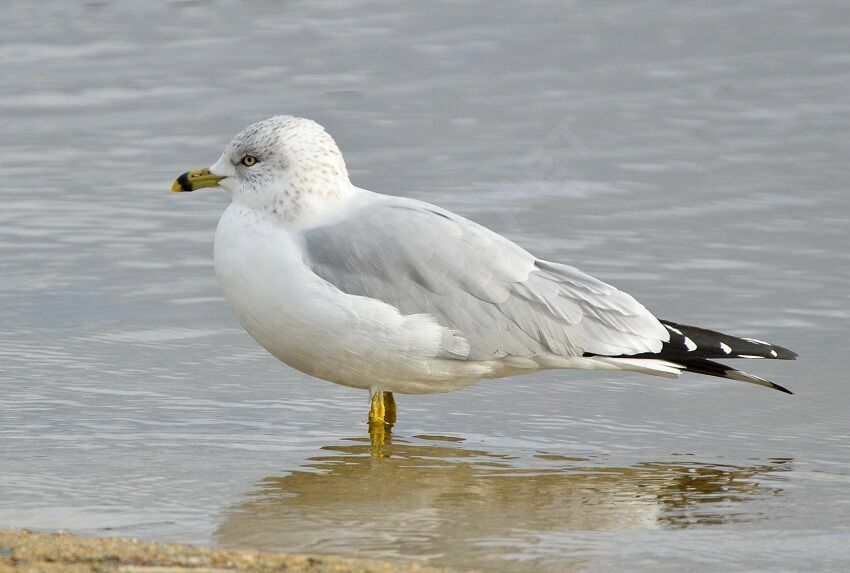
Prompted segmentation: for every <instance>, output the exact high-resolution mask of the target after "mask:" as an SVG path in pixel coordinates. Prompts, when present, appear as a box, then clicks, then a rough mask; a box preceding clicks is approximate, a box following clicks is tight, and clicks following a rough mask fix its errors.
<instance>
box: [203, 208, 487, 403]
mask: <svg viewBox="0 0 850 573" xmlns="http://www.w3.org/2000/svg"><path fill="white" fill-rule="evenodd" d="M215 269H216V275H217V276H218V280H219V283H220V285H221V287H222V289H223V290H224V293H225V296H226V298H227V301H228V303H229V304H230V306H231V308H232V309H233V311H234V313H235V314H236V316H237V318H238V319H239V321H240V322H241V323H242V325H243V326H244V327H245V330H247V331H248V333H249V334H251V336H253V337H254V339H256V340H257V342H259V343H260V344H261V345H262V346H263V347H264V348H265V349H266V350H268V351H269V352H270V353H271V354H272V355H274V356H275V357H277V358H278V359H280V360H282V361H283V362H285V363H287V364H288V365H290V366H292V367H293V368H296V369H298V370H301V371H302V372H306V373H307V374H310V375H312V376H316V377H318V378H322V379H325V380H329V381H331V382H335V383H337V384H343V385H346V386H353V387H357V388H380V389H382V390H387V391H395V392H402V393H427V392H445V391H447V390H451V389H455V388H458V387H461V386H464V385H468V384H471V383H474V382H475V381H476V380H478V379H480V378H481V377H484V376H487V375H488V374H489V370H490V367H488V366H485V365H484V364H481V363H470V362H463V361H457V360H439V359H436V358H435V355H436V354H437V351H438V348H439V343H440V340H441V338H442V336H443V328H442V327H441V326H439V325H438V324H437V323H436V321H434V320H433V319H432V318H431V317H429V316H427V315H408V316H402V315H401V314H400V313H399V312H398V311H397V310H396V309H395V308H393V307H391V306H389V305H387V304H385V303H383V302H380V301H376V300H373V299H369V298H365V297H359V296H351V295H347V294H345V293H342V292H340V291H339V290H338V289H336V287H334V286H332V285H330V284H328V283H326V282H325V281H323V280H322V279H321V278H319V277H317V276H316V275H315V274H313V272H312V271H311V270H310V269H309V268H308V267H307V265H306V264H305V263H304V261H303V257H302V251H301V248H300V239H299V234H298V231H297V230H293V229H292V228H290V227H288V226H286V225H285V224H281V223H280V222H278V221H276V220H274V219H272V218H270V217H269V216H267V215H263V214H259V213H257V212H256V211H254V210H252V209H249V208H246V207H243V206H240V205H237V204H232V205H230V206H229V207H228V208H227V210H226V211H225V212H224V214H223V215H222V217H221V220H220V221H219V224H218V229H217V230H216V237H215Z"/></svg>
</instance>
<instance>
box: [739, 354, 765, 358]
mask: <svg viewBox="0 0 850 573" xmlns="http://www.w3.org/2000/svg"><path fill="white" fill-rule="evenodd" d="M738 358H764V356H755V355H753V354H738Z"/></svg>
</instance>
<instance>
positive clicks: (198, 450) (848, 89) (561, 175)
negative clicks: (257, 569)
mask: <svg viewBox="0 0 850 573" xmlns="http://www.w3.org/2000/svg"><path fill="white" fill-rule="evenodd" d="M848 26H850V6H848V5H847V4H846V3H843V2H837V1H836V2H821V3H792V2H787V3H786V2H774V1H770V2H768V1H763V2H762V1H747V2H737V3H717V2H689V3H676V2H670V3H667V2H632V3H627V4H623V5H620V3H616V2H572V3H556V2H553V3H547V2H533V3H529V4H528V5H526V6H524V7H518V6H517V5H515V4H514V3H504V4H503V5H501V6H496V5H492V4H487V5H486V6H485V5H484V3H481V4H478V3H473V2H467V3H463V4H441V3H428V4H425V3H421V4H419V5H415V6H407V7H404V8H399V7H398V6H397V4H396V3H389V2H387V3H369V4H357V5H355V4H354V3H348V2H323V3H299V2H292V3H285V4H278V3H270V2H251V3H236V2H209V3H208V2H177V3H173V4H163V5H156V4H154V3H144V4H141V3H138V4H136V3H133V4H131V3H109V2H101V3H85V4H84V3H68V2H58V1H57V2H40V3H25V2H20V3H13V4H12V5H11V6H10V7H7V8H5V9H4V10H3V11H0V29H2V30H3V32H2V33H0V78H2V79H0V129H2V133H3V137H2V138H0V181H2V182H0V201H2V208H0V325H2V328H0V491H2V494H3V495H2V496H0V527H32V528H39V529H57V528H63V529H68V530H71V531H75V532H82V533H94V534H121V535H128V536H136V537H141V538H149V539H168V540H180V541H188V542H198V543H218V544H221V545H225V546H247V547H259V548H267V549H283V550H293V551H310V552H332V553H344V554H354V555H369V556H398V557H403V558H410V559H421V560H426V561H429V562H433V563H439V564H448V565H456V566H459V567H478V568H482V569H487V570H506V571H511V570H541V569H544V570H557V571H569V570H607V569H610V568H613V567H620V568H623V567H625V568H628V569H629V570H646V571H659V570H681V569H682V568H684V567H686V566H687V567H690V568H691V569H692V570H705V571H716V570H771V571H776V570H781V569H786V570H801V569H807V570H808V569H823V570H829V569H832V570H841V569H846V568H848V567H850V445H848V444H850V422H849V421H848V419H850V416H848V411H850V392H848V390H847V388H848V380H847V374H846V372H847V371H848V369H850V355H848V353H847V352H846V351H845V345H846V342H847V333H848V331H850V296H849V295H848V293H850V260H848V259H850V255H848V248H847V247H848V244H850V226H848V223H847V216H848V213H850V193H848V183H850V176H848V170H847V158H848V157H850V122H848V120H847V118H848V117H850V35H848V34H847V30H848ZM274 113H293V114H298V115H304V116H308V117H312V118H314V119H317V120H319V121H320V122H322V123H324V124H325V125H326V126H327V127H328V129H329V130H330V131H331V132H332V133H333V134H334V135H335V136H336V138H337V140H338V142H339V143H340V146H341V147H342V149H343V151H344V152H345V155H346V158H347V161H348V164H349V167H350V170H351V173H352V178H353V179H354V181H355V182H356V183H358V184H360V185H361V186H364V187H367V188H371V189H373V190H376V191H384V192H390V193H396V194H401V195H406V196H412V197H417V198H421V199H425V200H428V201H431V202H435V203H439V204H441V205H443V206H445V207H448V208H450V209H453V210H456V211H458V212H460V213H462V214H464V215H467V216H469V217H471V218H473V219H475V220H477V221H479V222H482V223H484V224H486V225H488V226H490V227H492V228H494V229H496V230H497V231H499V232H501V233H504V234H506V235H508V236H510V237H511V238H513V239H515V240H517V241H519V242H520V243H521V244H523V245H524V246H526V247H527V248H529V249H530V250H532V251H533V252H535V253H536V254H537V255H538V256H541V257H544V258H549V259H554V260H558V261H563V262H567V263H570V264H574V265H576V266H578V267H580V268H582V269H583V270H585V271H587V272H590V273H591V274H594V275H596V276H598V277H600V278H602V279H604V280H607V281H609V282H612V283H614V284H616V285H618V286H619V287H621V288H623V289H624V290H626V291H628V292H631V293H632V294H634V295H635V296H636V297H637V298H638V299H640V300H641V301H642V302H644V303H645V304H646V305H647V306H648V307H649V308H650V309H652V310H654V311H655V312H656V313H657V314H659V315H660V316H662V317H664V318H669V319H672V320H677V321H681V322H684V323H691V324H699V325H704V326H708V327H712V328H716V329H718V330H726V331H729V332H732V333H739V334H741V335H745V336H753V337H757V338H761V339H766V340H770V341H774V342H777V343H779V344H782V345H785V346H788V347H790V348H792V349H794V350H796V351H797V352H799V353H800V355H801V358H800V360H799V361H797V362H795V363H786V362H781V363H776V362H761V363H759V362H757V363H755V364H753V365H751V366H750V365H748V366H750V367H749V368H748V370H750V371H752V372H753V373H756V374H761V375H764V376H767V377H770V378H773V379H775V380H776V381H777V382H779V383H781V384H783V385H786V386H788V387H790V388H791V389H792V390H794V391H795V392H796V395H795V396H792V397H789V396H785V395H782V394H780V393H778V392H770V391H767V390H765V389H763V388H758V387H751V386H748V385H743V384H736V383H732V382H725V381H720V380H710V379H702V378H700V377H696V376H686V377H683V378H682V379H680V380H678V381H670V380H665V379H652V378H645V377H641V376H638V375H614V374H609V373H586V372H551V373H544V374H538V375H534V376H530V377H525V378H514V379H508V380H501V381H495V382H489V383H481V384H479V385H478V386H475V387H473V388H469V389H466V390H463V391H459V392H456V393H452V394H449V395H434V396H422V397H405V396H402V397H400V398H399V406H400V416H401V417H400V422H399V424H398V425H397V426H396V428H395V433H394V436H393V443H392V445H391V446H389V447H388V449H387V452H386V453H387V454H388V457H386V458H383V459H375V458H372V457H371V456H370V455H369V448H368V446H367V444H366V442H365V438H366V432H365V421H364V418H365V414H366V409H367V398H366V396H365V395H364V394H363V393H359V392H357V391H354V390H349V389H346V388H341V387H336V386H333V385H331V384H327V383H325V382H320V381H316V380H312V379H310V378H308V377H307V376H304V375H301V374H299V373H297V372H294V371H292V370H290V369H288V368H286V367H285V366H283V365H281V364H279V363H278V362H276V361H275V360H274V359H272V358H271V357H269V356H267V355H266V354H265V353H264V352H263V351H262V350H260V349H258V348H257V347H256V345H255V344H254V343H253V341H252V340H251V339H250V338H249V337H248V336H247V335H246V334H245V333H244V332H243V331H242V330H241V328H240V327H239V325H238V324H237V323H236V320H235V319H234V318H233V317H232V315H231V314H230V312H229V310H228V309H227V307H226V304H225V302H224V300H223V299H222V297H221V295H220V292H219V290H218V288H217V286H216V284H215V278H214V275H213V269H212V266H211V250H212V249H211V248H212V236H213V231H214V228H215V223H216V220H217V217H218V215H219V214H220V212H221V211H222V209H223V208H224V206H225V204H226V198H225V197H224V196H223V195H221V194H217V193H215V192H209V193H195V194H192V195H183V196H175V195H172V194H170V193H169V192H168V188H169V185H170V183H171V181H172V179H173V178H174V176H176V175H177V174H179V173H181V172H183V171H185V170H186V169H188V168H192V167H198V166H203V165H208V164H209V163H210V162H212V161H213V160H215V159H216V158H217V157H218V154H219V153H220V150H221V148H222V147H223V145H224V144H225V143H226V142H227V140H228V139H229V138H230V137H231V136H232V135H233V134H234V133H235V132H236V131H238V130H239V129H240V128H241V127H243V126H244V125H246V124H247V123H249V122H251V121H254V120H257V119H260V118H263V117H266V116H268V115H272V114H274Z"/></svg>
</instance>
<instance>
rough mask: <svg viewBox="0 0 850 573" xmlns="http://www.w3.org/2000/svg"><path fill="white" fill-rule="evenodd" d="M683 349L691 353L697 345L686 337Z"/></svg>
mask: <svg viewBox="0 0 850 573" xmlns="http://www.w3.org/2000/svg"><path fill="white" fill-rule="evenodd" d="M685 348H687V349H688V352H693V351H694V350H696V349H697V345H696V343H695V342H694V341H693V340H691V339H690V338H688V337H687V336H686V337H685Z"/></svg>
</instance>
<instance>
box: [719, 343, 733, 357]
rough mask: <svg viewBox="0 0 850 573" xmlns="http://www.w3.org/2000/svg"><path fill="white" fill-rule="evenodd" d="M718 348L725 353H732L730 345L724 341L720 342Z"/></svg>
mask: <svg viewBox="0 0 850 573" xmlns="http://www.w3.org/2000/svg"><path fill="white" fill-rule="evenodd" d="M720 350H722V351H723V352H725V353H726V354H732V347H731V346H729V345H728V344H726V343H723V342H721V343H720Z"/></svg>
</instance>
